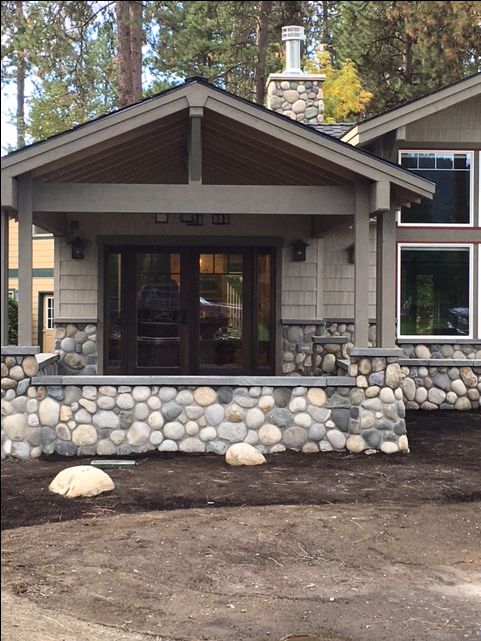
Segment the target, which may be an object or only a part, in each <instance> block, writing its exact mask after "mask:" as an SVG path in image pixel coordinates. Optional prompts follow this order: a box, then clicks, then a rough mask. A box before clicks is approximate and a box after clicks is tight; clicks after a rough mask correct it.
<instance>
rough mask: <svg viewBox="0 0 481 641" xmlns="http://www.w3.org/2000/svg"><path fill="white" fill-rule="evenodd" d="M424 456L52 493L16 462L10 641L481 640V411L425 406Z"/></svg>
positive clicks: (7, 529)
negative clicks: (86, 493)
mask: <svg viewBox="0 0 481 641" xmlns="http://www.w3.org/2000/svg"><path fill="white" fill-rule="evenodd" d="M407 422H408V426H409V438H410V446H411V453H410V454H409V455H394V456H393V455H391V456H385V455H382V454H375V455H370V456H366V455H362V456H352V455H348V454H336V453H329V454H321V455H312V454H309V455H302V454H295V453H287V452H286V453H282V454H276V455H271V456H268V464H267V465H264V466H259V467H254V468H252V467H251V468H231V467H229V466H227V465H225V463H224V461H223V458H222V457H219V456H216V455H207V456H206V455H202V456H192V455H166V454H164V455H160V454H157V455H152V456H142V457H138V458H137V459H136V462H137V465H136V467H135V469H134V470H133V471H120V470H109V471H108V473H109V474H110V475H111V477H112V478H113V480H114V482H115V484H116V489H115V491H114V492H112V493H111V494H108V495H102V496H99V497H95V498H91V499H74V500H68V499H64V498H62V497H58V496H55V495H51V494H50V493H49V492H48V490H47V487H48V484H49V482H50V481H51V480H52V478H53V477H54V476H55V474H56V473H57V472H58V471H59V470H61V469H63V468H64V467H67V466H71V465H77V464H79V463H85V462H88V461H90V460H91V459H86V460H79V459H78V458H77V459H65V458H63V459H60V458H57V459H55V458H53V457H48V458H45V459H41V460H39V461H35V462H24V463H20V462H14V461H6V462H4V463H3V465H2V528H3V530H4V531H3V534H2V565H3V569H2V586H3V588H2V605H3V608H2V639H5V641H7V640H8V641H50V640H52V641H53V640H55V641H62V640H63V641H77V640H78V641H80V640H82V641H84V640H86V641H90V640H92V641H97V640H98V641H110V640H112V641H114V640H115V641H117V640H119V641H123V640H124V641H153V640H156V639H157V640H158V641H170V640H174V639H175V640H176V641H177V640H178V641H181V640H182V641H194V640H196V641H197V640H201V639H202V640H208V641H258V640H259V641H264V640H267V639H274V640H276V641H279V640H281V639H283V640H287V639H290V640H292V641H294V640H295V641H301V640H302V641H304V640H305V641H381V640H386V641H387V640H389V641H458V640H462V639H467V640H468V641H479V640H480V639H481V608H480V603H481V462H480V461H481V413H474V412H472V413H469V414H461V413H456V414H455V413H454V412H451V413H449V412H433V413H422V412H412V413H410V414H409V416H408V420H407Z"/></svg>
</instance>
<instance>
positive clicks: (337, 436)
mask: <svg viewBox="0 0 481 641" xmlns="http://www.w3.org/2000/svg"><path fill="white" fill-rule="evenodd" d="M326 438H327V440H328V441H329V443H330V444H331V445H332V447H333V448H334V449H335V450H343V449H344V448H345V446H346V436H345V434H343V433H342V432H341V431H340V430H328V431H327V433H326Z"/></svg>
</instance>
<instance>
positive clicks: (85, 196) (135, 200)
mask: <svg viewBox="0 0 481 641" xmlns="http://www.w3.org/2000/svg"><path fill="white" fill-rule="evenodd" d="M33 201H34V211H35V212H48V213H55V212H61V213H65V214H66V213H77V214H79V213H96V214H102V213H114V214H115V213H119V214H123V213H125V214H136V213H139V214H140V213H172V214H175V213H193V214H196V213H199V214H217V213H224V214H298V215H308V214H314V215H324V214H327V215H349V214H352V213H353V212H354V191H353V189H349V188H347V187H332V186H329V187H299V186H293V187H290V186H284V185H282V186H277V185H276V186H265V185H198V184H192V185H151V184H147V185H138V184H92V183H57V184H55V183H34V189H33ZM368 206H369V203H368Z"/></svg>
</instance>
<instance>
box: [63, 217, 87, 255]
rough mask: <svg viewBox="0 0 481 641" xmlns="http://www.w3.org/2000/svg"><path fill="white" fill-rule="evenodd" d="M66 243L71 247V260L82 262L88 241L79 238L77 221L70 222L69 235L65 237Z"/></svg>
mask: <svg viewBox="0 0 481 641" xmlns="http://www.w3.org/2000/svg"><path fill="white" fill-rule="evenodd" d="M67 243H68V244H69V245H70V246H71V247H72V259H73V260H83V259H84V258H85V250H86V249H87V247H88V244H89V243H88V241H87V240H83V239H82V238H80V233H79V223H78V220H72V221H71V222H70V233H69V235H68V237H67Z"/></svg>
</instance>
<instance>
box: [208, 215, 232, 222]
mask: <svg viewBox="0 0 481 641" xmlns="http://www.w3.org/2000/svg"><path fill="white" fill-rule="evenodd" d="M212 224H213V225H230V214H212Z"/></svg>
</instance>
